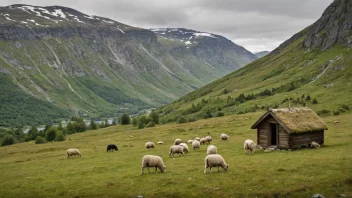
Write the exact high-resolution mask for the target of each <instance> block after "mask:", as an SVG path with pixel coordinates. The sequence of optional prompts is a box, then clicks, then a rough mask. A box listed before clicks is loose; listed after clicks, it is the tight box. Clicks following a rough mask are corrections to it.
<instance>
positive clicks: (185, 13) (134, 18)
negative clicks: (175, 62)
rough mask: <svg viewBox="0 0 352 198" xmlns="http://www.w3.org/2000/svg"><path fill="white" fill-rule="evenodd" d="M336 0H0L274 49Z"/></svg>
mask: <svg viewBox="0 0 352 198" xmlns="http://www.w3.org/2000/svg"><path fill="white" fill-rule="evenodd" d="M332 1H333V0H219V1H216V0H177V1H166V0H148V1H146V0H118V1H116V0H104V1H102V0H90V1H86V0H46V1H42V0H0V5H1V6H6V5H10V4H15V3H22V4H30V5H40V6H48V5H61V6H66V7H71V8H74V9H76V10H78V11H81V12H83V13H86V14H90V15H97V16H103V17H108V18H111V19H113V20H116V21H119V22H121V23H125V24H128V25H132V26H137V27H142V28H156V27H184V28H189V29H194V30H199V31H205V32H210V33H215V34H219V35H222V36H225V37H227V38H228V39H230V40H233V41H235V42H239V43H238V44H240V45H243V46H244V47H245V48H247V49H249V50H252V51H258V50H259V49H263V48H265V47H266V50H273V49H274V48H275V47H277V46H278V45H279V44H280V43H281V42H283V41H285V40H286V39H288V38H290V37H291V36H292V35H293V34H295V33H297V32H298V31H300V30H302V29H304V28H305V27H307V26H308V25H310V24H312V23H313V22H315V21H316V20H317V19H318V18H319V17H320V16H321V14H322V13H323V11H324V10H325V8H326V7H327V6H328V5H329V4H330V3H331V2H332ZM260 42H261V43H260ZM241 43H242V44H241Z"/></svg>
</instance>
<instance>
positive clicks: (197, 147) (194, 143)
mask: <svg viewBox="0 0 352 198" xmlns="http://www.w3.org/2000/svg"><path fill="white" fill-rule="evenodd" d="M192 148H193V150H195V149H198V150H199V148H200V142H199V141H198V140H194V141H193V142H192Z"/></svg>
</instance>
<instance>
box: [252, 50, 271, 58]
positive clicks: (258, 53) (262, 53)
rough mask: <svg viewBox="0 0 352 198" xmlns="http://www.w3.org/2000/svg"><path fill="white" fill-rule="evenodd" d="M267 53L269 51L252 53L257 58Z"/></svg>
mask: <svg viewBox="0 0 352 198" xmlns="http://www.w3.org/2000/svg"><path fill="white" fill-rule="evenodd" d="M269 53H270V52H269V51H262V52H257V53H254V55H256V56H257V57H258V58H261V57H263V56H266V55H268V54H269Z"/></svg>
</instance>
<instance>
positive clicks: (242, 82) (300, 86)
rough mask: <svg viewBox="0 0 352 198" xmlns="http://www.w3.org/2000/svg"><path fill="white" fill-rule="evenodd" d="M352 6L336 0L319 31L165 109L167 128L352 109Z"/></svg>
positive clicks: (311, 31)
mask: <svg viewBox="0 0 352 198" xmlns="http://www.w3.org/2000/svg"><path fill="white" fill-rule="evenodd" d="M351 13H352V1H348V0H335V1H334V2H333V3H332V4H331V5H330V6H329V7H328V8H327V9H326V10H325V12H324V13H323V15H322V17H321V18H320V19H319V20H318V21H317V22H315V23H314V24H313V25H311V26H309V27H307V28H306V29H304V30H302V31H301V32H299V33H297V34H295V35H294V36H292V37H291V38H290V39H289V40H287V41H285V42H284V43H283V44H281V45H280V46H279V47H278V48H277V49H275V50H274V51H273V52H271V53H270V54H269V55H267V56H265V57H263V58H261V59H258V60H256V61H254V62H253V63H250V64H248V65H246V66H245V67H243V68H241V69H239V70H237V71H235V72H233V73H231V74H229V75H227V76H225V77H223V78H222V79H219V80H217V81H215V82H213V83H210V84H208V85H206V86H204V87H202V88H201V89H199V90H197V91H195V92H192V93H190V94H187V95H186V96H184V97H182V98H181V99H179V100H177V101H175V102H173V103H172V104H170V105H167V106H165V107H163V108H160V109H159V110H158V112H159V113H160V114H162V115H163V119H164V122H166V121H175V120H177V119H178V118H179V117H180V116H185V117H186V118H188V119H189V120H194V119H199V118H208V117H211V116H216V115H217V116H221V115H222V114H223V113H225V114H234V113H246V112H250V111H257V110H265V109H268V108H274V107H275V108H276V107H289V106H303V105H308V107H310V108H312V109H314V110H316V111H317V112H318V113H319V114H332V113H333V114H339V113H341V112H344V111H349V109H351V108H352V100H351V97H352V50H351V46H352V42H351V41H352V39H351V38H352V25H351V21H352V15H351Z"/></svg>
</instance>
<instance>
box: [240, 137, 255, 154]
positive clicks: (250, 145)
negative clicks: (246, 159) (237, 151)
mask: <svg viewBox="0 0 352 198" xmlns="http://www.w3.org/2000/svg"><path fill="white" fill-rule="evenodd" d="M243 147H244V154H245V155H246V154H247V153H246V151H247V150H249V151H251V154H254V151H255V148H256V147H257V148H258V146H257V145H256V144H255V143H254V142H253V140H249V139H248V140H246V141H244V145H243Z"/></svg>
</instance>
